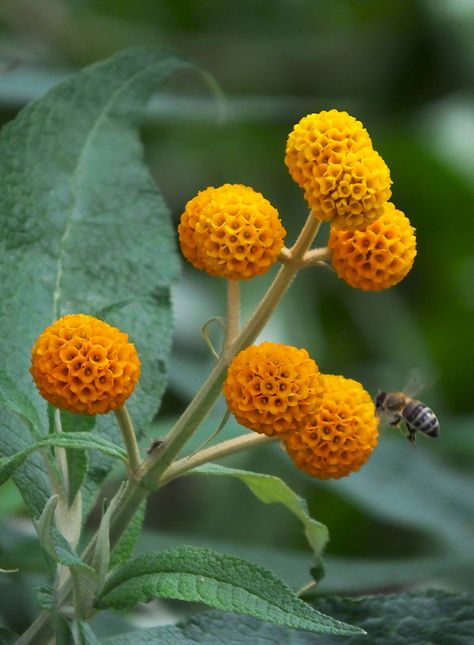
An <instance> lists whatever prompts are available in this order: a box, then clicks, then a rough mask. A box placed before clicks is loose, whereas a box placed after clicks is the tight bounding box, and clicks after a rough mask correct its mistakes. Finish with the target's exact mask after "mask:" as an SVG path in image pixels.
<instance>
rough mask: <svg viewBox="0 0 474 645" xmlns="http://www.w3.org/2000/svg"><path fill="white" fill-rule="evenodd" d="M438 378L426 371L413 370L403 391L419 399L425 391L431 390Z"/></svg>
mask: <svg viewBox="0 0 474 645" xmlns="http://www.w3.org/2000/svg"><path fill="white" fill-rule="evenodd" d="M436 380H437V379H436V376H435V375H434V374H429V373H427V372H426V371H425V370H422V369H419V368H413V369H411V370H410V372H409V374H408V380H407V382H406V384H405V387H404V388H403V391H404V392H405V393H406V394H407V395H408V396H411V397H412V398H415V397H417V396H418V395H419V394H420V393H421V392H422V391H423V390H425V389H427V388H428V389H429V388H430V387H432V386H433V385H434V383H435V382H436Z"/></svg>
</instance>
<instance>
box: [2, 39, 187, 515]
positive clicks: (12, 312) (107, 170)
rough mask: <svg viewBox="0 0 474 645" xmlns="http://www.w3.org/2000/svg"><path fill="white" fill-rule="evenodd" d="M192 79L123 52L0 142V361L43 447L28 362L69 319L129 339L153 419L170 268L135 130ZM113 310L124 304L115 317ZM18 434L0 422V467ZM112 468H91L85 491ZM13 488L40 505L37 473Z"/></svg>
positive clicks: (30, 468) (166, 342)
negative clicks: (160, 98) (57, 324)
mask: <svg viewBox="0 0 474 645" xmlns="http://www.w3.org/2000/svg"><path fill="white" fill-rule="evenodd" d="M190 67H191V66H190V64H189V63H187V62H186V61H183V60H180V59H178V58H177V57H176V56H173V55H168V54H163V53H162V52H160V51H159V50H155V49H145V48H137V49H131V50H126V51H124V52H121V53H119V54H117V55H116V56H113V57H112V58H110V59H107V60H105V61H102V62H99V63H96V64H94V65H91V66H90V67H87V68H85V69H84V70H82V71H81V72H79V73H78V74H76V75H74V76H73V77H71V78H70V79H68V80H66V81H64V82H62V83H60V84H59V85H57V86H56V87H54V88H53V89H51V90H50V91H49V92H48V93H47V94H46V95H44V96H43V97H42V98H40V99H38V100H36V101H34V102H32V103H30V104H29V105H27V106H26V107H25V108H24V109H23V110H22V111H21V112H20V113H19V115H18V116H17V117H16V118H15V120H13V121H12V122H10V123H9V124H7V125H6V126H5V127H4V128H3V130H2V133H1V136H0V182H1V185H2V190H1V191H0V226H1V230H2V236H1V239H0V299H1V301H2V305H3V307H4V310H5V311H8V316H5V317H4V318H2V322H0V332H1V333H0V352H1V355H2V359H3V365H4V367H5V370H6V372H7V375H8V377H9V378H10V380H11V381H12V382H14V383H15V384H16V386H17V387H18V388H19V389H20V390H21V391H22V392H23V393H24V395H25V396H26V397H27V398H28V399H29V400H30V401H31V403H32V405H33V407H34V408H35V409H36V412H37V415H38V417H39V419H40V421H41V427H42V432H43V433H46V431H47V425H48V424H47V414H46V404H45V403H44V401H42V399H40V397H39V396H38V393H37V392H36V390H35V388H34V385H33V383H32V380H31V376H30V374H29V373H28V369H29V364H30V350H31V347H32V345H33V342H34V340H35V339H36V337H37V336H38V334H39V333H40V332H41V331H42V330H43V329H44V328H45V327H46V326H47V325H49V324H50V323H51V322H52V321H53V320H54V319H56V318H58V317H59V316H62V315H64V314H66V313H73V312H82V313H89V314H93V315H94V314H96V313H97V312H100V311H102V312H105V313H104V315H103V317H104V319H105V320H106V322H109V323H111V324H113V325H116V326H118V327H120V328H121V329H122V330H123V331H125V332H127V333H128V334H129V337H130V340H131V341H132V342H134V343H135V345H136V347H137V350H138V353H139V355H140V356H141V358H142V363H143V364H142V375H141V379H140V384H139V386H138V388H137V390H136V392H135V393H134V394H133V396H132V397H131V400H130V406H129V407H130V410H131V413H132V415H133V417H134V419H135V422H136V424H137V427H138V428H141V427H145V426H146V425H148V423H149V422H150V421H151V419H152V418H153V417H154V415H155V413H156V411H157V409H158V407H159V403H160V399H161V396H162V394H163V391H164V388H165V385H166V371H167V360H168V354H169V349H170V339H171V327H172V320H171V311H170V300H169V289H170V284H171V282H172V281H173V280H174V278H175V277H176V275H177V273H178V257H177V253H176V248H175V239H174V237H175V236H174V231H173V229H172V226H171V222H170V216H169V211H168V209H167V207H166V205H165V204H164V202H163V199H162V197H161V195H160V193H159V191H158V189H157V187H156V185H155V183H154V182H153V180H152V178H151V177H150V174H149V172H148V169H147V167H146V165H145V163H144V160H143V150H142V145H141V142H140V138H139V136H138V125H139V120H140V116H141V114H142V112H143V109H144V107H145V105H146V103H147V101H148V99H149V98H150V96H151V95H152V94H153V93H154V92H155V91H156V90H157V89H159V86H160V84H161V83H162V82H163V81H164V80H165V79H166V78H167V77H168V76H170V75H171V74H173V73H174V72H176V71H178V70H182V69H189V68H190ZM116 302H122V303H123V302H125V303H127V304H125V305H124V306H122V307H120V308H118V309H117V308H114V307H113V305H114V303H116ZM107 308H108V310H109V313H107ZM98 426H100V433H101V435H102V436H109V437H112V438H113V440H114V441H117V440H118V434H117V432H116V429H115V426H114V423H113V419H111V418H110V415H109V416H108V417H101V418H100V419H98ZM28 434H29V433H28V432H27V431H25V428H18V423H17V420H16V418H15V417H14V416H12V415H7V416H5V417H4V418H2V422H1V427H0V450H1V453H0V454H3V456H7V455H10V454H11V453H14V452H19V451H20V450H22V449H23V448H24V447H25V446H26V444H27V443H28V438H26V439H25V436H24V435H26V437H27V436H28ZM110 466H111V462H110V461H109V460H107V459H104V457H103V456H102V457H101V458H100V459H98V458H97V456H96V455H93V456H92V459H91V465H90V471H89V477H90V479H91V481H92V482H93V484H94V486H96V487H97V486H98V484H100V482H101V481H102V479H103V478H104V477H105V475H106V474H107V473H108V472H109V470H110ZM15 481H16V483H17V485H18V486H19V488H20V490H21V491H22V494H23V495H24V497H25V501H26V503H27V505H28V508H29V510H30V512H31V514H32V515H33V516H34V515H38V514H39V513H40V512H41V508H42V506H44V503H45V500H46V499H47V498H48V497H49V495H50V490H49V487H48V485H47V477H46V475H45V469H44V466H43V464H42V463H41V461H40V460H36V461H35V462H34V465H33V463H30V462H28V463H27V464H25V465H24V466H23V467H22V468H21V469H20V471H19V472H18V475H17V476H16V477H15ZM28 487H30V488H32V489H35V490H36V491H40V493H38V492H36V494H33V493H32V492H31V491H30V490H28ZM92 499H93V496H92V495H90V500H89V506H90V504H92Z"/></svg>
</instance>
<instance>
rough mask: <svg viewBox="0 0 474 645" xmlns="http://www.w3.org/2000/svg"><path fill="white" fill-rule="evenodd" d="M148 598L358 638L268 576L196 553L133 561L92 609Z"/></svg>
mask: <svg viewBox="0 0 474 645" xmlns="http://www.w3.org/2000/svg"><path fill="white" fill-rule="evenodd" d="M153 598H174V599H179V600H188V601H195V602H203V603H205V604H207V605H210V606H211V607H214V608H216V609H222V610H224V611H230V612H235V613H240V614H246V615H249V616H254V617H256V618H259V619H262V620H266V621H268V622H273V623H277V624H280V625H288V626H289V627H293V628H295V629H305V630H308V631H312V632H316V633H320V634H354V633H358V630H357V628H353V627H351V626H350V625H346V624H344V623H342V622H338V621H335V620H333V619H332V618H330V617H329V616H326V615H324V614H322V613H320V612H318V611H315V610H313V609H312V608H311V607H310V606H309V605H308V604H307V603H305V602H304V601H302V600H301V599H300V598H298V596H296V594H295V593H294V592H293V591H292V590H291V589H290V588H289V587H288V586H287V585H286V584H285V583H284V582H283V581H282V580H280V579H279V578H278V577H277V576H276V575H275V574H274V573H273V572H271V571H270V570H268V569H264V568H263V567H261V566H258V565H255V564H252V563H250V562H247V561H246V560H242V559H241V558H236V557H235V556H230V555H221V554H219V553H216V552H215V551H211V550H210V549H204V548H200V547H189V546H182V547H178V548H176V549H171V550H169V551H164V552H162V553H158V554H155V553H148V554H143V555H141V556H138V557H137V558H134V559H133V560H131V561H130V562H128V563H127V564H125V565H123V566H122V567H121V568H120V569H117V570H116V571H115V572H114V573H112V575H111V576H110V578H109V580H108V581H107V582H106V585H105V587H104V590H103V593H102V595H101V596H100V598H99V600H98V602H97V603H96V604H97V607H99V608H103V609H106V608H115V609H122V608H125V607H131V606H134V605H136V604H137V603H139V602H149V601H150V600H152V599H153Z"/></svg>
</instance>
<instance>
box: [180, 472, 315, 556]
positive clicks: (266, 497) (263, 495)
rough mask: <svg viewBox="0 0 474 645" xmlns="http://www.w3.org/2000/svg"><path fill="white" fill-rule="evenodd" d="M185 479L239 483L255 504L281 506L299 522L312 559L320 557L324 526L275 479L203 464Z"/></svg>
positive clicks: (283, 484)
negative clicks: (209, 478)
mask: <svg viewBox="0 0 474 645" xmlns="http://www.w3.org/2000/svg"><path fill="white" fill-rule="evenodd" d="M187 474H189V475H213V476H216V477H235V478H236V479H240V481H242V482H243V483H244V484H245V485H246V486H248V488H249V489H250V490H251V491H252V493H253V494H254V495H256V496H257V497H258V499H259V500H261V501H262V502H264V503H265V504H283V505H284V506H285V507H286V508H287V509H288V510H289V511H291V512H292V513H293V514H294V515H296V517H297V518H298V519H299V520H301V522H302V523H303V525H304V531H305V535H306V537H307V539H308V542H309V543H310V545H311V547H312V549H313V551H314V553H315V555H316V556H317V557H319V556H321V554H322V552H323V550H324V547H325V546H326V543H327V541H328V530H327V528H326V526H325V525H324V524H321V522H317V521H316V520H314V519H313V518H312V517H311V516H310V515H309V513H308V508H307V506H306V502H305V501H304V499H302V498H301V497H298V495H297V494H296V493H295V492H294V491H292V490H291V488H290V487H289V486H288V484H286V483H285V482H284V481H283V480H282V479H280V478H279V477H275V476H273V475H264V474H262V473H253V472H249V471H247V470H239V469H236V468H226V467H224V466H220V465H218V464H206V465H205V466H200V467H199V468H195V469H194V470H192V471H189V473H187Z"/></svg>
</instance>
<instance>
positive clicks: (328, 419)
mask: <svg viewBox="0 0 474 645" xmlns="http://www.w3.org/2000/svg"><path fill="white" fill-rule="evenodd" d="M321 379H322V384H323V387H324V392H323V396H322V400H321V404H320V405H319V407H318V409H317V411H316V414H314V415H313V417H312V418H311V420H310V421H309V422H308V423H307V424H306V425H305V426H303V427H302V428H300V429H299V430H296V431H293V432H287V433H285V435H284V436H283V440H284V442H285V446H286V449H287V451H288V454H289V455H290V457H291V458H292V460H293V461H294V463H295V464H296V466H297V467H298V468H299V469H300V470H303V471H305V472H306V473H308V474H309V475H312V476H314V477H318V478H319V479H339V478H340V477H345V476H346V475H349V474H350V473H352V472H354V471H356V470H359V468H360V467H361V466H362V465H363V464H364V463H365V462H366V461H367V459H368V458H369V456H370V454H371V453H372V451H373V450H374V448H375V446H376V445H377V439H378V424H379V420H378V417H377V416H376V414H375V405H374V402H373V401H372V398H371V396H370V394H369V393H368V392H366V391H365V390H364V388H363V387H362V385H361V384H360V383H358V382H357V381H353V380H352V379H347V378H344V377H343V376H334V375H332V374H324V375H321Z"/></svg>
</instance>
